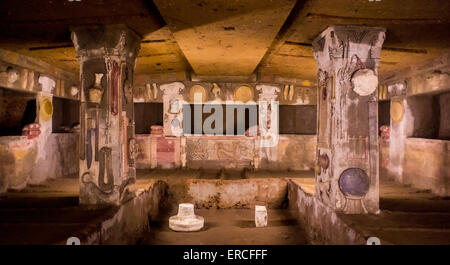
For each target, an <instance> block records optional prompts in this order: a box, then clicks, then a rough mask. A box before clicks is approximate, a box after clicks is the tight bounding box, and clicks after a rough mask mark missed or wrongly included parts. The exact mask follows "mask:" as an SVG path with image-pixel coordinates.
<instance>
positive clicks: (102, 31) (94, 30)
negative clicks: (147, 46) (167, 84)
mask: <svg viewBox="0 0 450 265" xmlns="http://www.w3.org/2000/svg"><path fill="white" fill-rule="evenodd" d="M71 30H72V35H71V38H72V41H73V44H74V46H75V50H76V52H77V58H78V60H79V61H80V62H82V61H84V60H88V59H93V58H104V57H116V58H117V59H118V60H120V61H128V62H129V63H132V64H133V65H134V62H135V59H136V57H137V54H138V53H139V49H140V43H141V37H140V36H139V35H138V34H137V33H136V32H134V31H133V30H131V29H130V28H128V27H127V26H125V25H122V24H118V25H95V26H93V25H89V26H84V27H74V28H72V29H71Z"/></svg>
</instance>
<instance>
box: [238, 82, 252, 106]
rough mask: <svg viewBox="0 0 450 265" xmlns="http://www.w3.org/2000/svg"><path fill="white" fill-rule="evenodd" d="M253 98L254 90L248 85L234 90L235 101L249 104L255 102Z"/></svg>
mask: <svg viewBox="0 0 450 265" xmlns="http://www.w3.org/2000/svg"><path fill="white" fill-rule="evenodd" d="M253 96H254V94H253V88H251V87H250V86H248V85H243V86H240V87H238V88H236V90H234V101H241V102H243V103H247V102H248V101H250V100H253Z"/></svg>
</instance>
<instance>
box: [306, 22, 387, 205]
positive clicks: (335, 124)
mask: <svg viewBox="0 0 450 265" xmlns="http://www.w3.org/2000/svg"><path fill="white" fill-rule="evenodd" d="M384 38H385V29H383V28H374V27H361V26H331V27H329V28H327V29H326V30H325V31H324V32H322V33H321V34H320V35H319V36H318V37H317V38H316V39H315V40H314V42H313V48H314V57H315V59H316V61H317V67H318V134H317V166H316V195H317V196H318V197H319V198H320V200H321V201H323V202H324V203H325V204H326V205H328V206H330V207H332V208H334V209H336V210H341V211H343V212H345V213H368V212H370V213H376V212H378V211H379V188H378V186H379V185H378V144H377V141H378V128H377V127H378V105H377V104H378V103H377V84H378V79H377V75H378V73H377V67H378V63H379V60H380V50H381V46H382V44H383V41H384Z"/></svg>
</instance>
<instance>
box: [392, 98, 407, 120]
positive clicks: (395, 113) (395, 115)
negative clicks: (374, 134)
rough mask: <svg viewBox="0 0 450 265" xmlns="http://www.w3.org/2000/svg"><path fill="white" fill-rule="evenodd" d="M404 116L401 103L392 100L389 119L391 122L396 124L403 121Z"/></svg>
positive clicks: (403, 108)
mask: <svg viewBox="0 0 450 265" xmlns="http://www.w3.org/2000/svg"><path fill="white" fill-rule="evenodd" d="M404 114H405V107H404V106H403V102H402V101H399V100H394V101H392V103H391V119H392V121H393V122H395V123H397V122H400V121H401V120H402V119H403V115H404Z"/></svg>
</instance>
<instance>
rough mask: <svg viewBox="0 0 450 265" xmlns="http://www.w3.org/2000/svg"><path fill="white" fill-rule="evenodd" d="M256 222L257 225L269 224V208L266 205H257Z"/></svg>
mask: <svg viewBox="0 0 450 265" xmlns="http://www.w3.org/2000/svg"><path fill="white" fill-rule="evenodd" d="M255 224H256V227H266V226H267V209H266V207H265V206H259V205H256V206H255Z"/></svg>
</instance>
